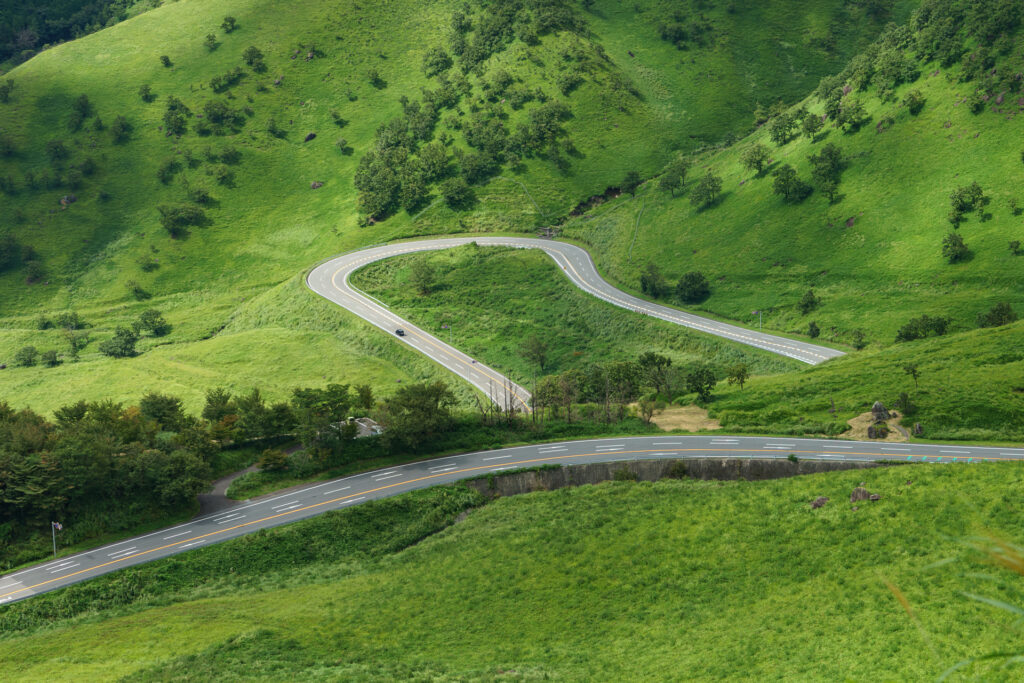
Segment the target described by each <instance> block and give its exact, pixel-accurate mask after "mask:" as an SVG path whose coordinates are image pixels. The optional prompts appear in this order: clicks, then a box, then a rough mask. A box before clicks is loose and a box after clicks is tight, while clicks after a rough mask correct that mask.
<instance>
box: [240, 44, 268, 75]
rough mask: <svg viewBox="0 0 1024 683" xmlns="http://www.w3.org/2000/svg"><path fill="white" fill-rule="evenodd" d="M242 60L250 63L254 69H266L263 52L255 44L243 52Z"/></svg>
mask: <svg viewBox="0 0 1024 683" xmlns="http://www.w3.org/2000/svg"><path fill="white" fill-rule="evenodd" d="M242 60H243V61H244V62H245V63H246V64H248V65H249V66H250V67H251V68H252V70H253V71H264V70H266V68H267V66H266V64H264V63H263V52H261V51H260V49H259V48H258V47H256V46H255V45H250V46H249V47H247V48H245V51H244V52H242Z"/></svg>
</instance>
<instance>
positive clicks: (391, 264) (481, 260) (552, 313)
mask: <svg viewBox="0 0 1024 683" xmlns="http://www.w3.org/2000/svg"><path fill="white" fill-rule="evenodd" d="M417 263H425V264H427V266H428V268H430V269H431V270H432V272H433V273H434V282H433V286H432V287H431V291H430V292H429V293H428V294H425V295H421V294H419V293H418V291H417V289H416V287H414V286H413V285H412V284H410V274H411V273H410V271H411V269H412V268H413V267H414V264H417ZM352 282H353V284H355V285H356V286H357V287H359V288H360V289H361V290H362V291H364V292H367V293H368V294H370V295H371V296H374V297H376V298H378V299H380V300H381V301H384V302H385V303H387V304H388V305H389V306H390V307H391V310H393V311H395V312H396V313H398V314H399V315H401V316H403V317H407V318H408V319H409V320H411V321H414V322H416V323H417V324H418V325H422V326H423V328H424V329H426V330H427V331H429V332H430V333H432V334H434V335H437V336H438V338H440V339H444V340H448V339H451V341H452V343H453V344H454V345H455V346H456V347H458V348H460V349H463V350H464V351H466V352H467V353H469V354H470V355H472V356H474V357H478V358H481V359H485V360H486V361H487V362H488V363H494V365H495V367H498V368H501V369H502V370H504V371H507V372H510V373H511V376H512V377H513V378H514V379H515V380H516V381H519V382H524V383H525V384H524V386H529V384H530V382H529V380H530V378H532V377H533V376H534V375H535V374H536V373H537V372H538V367H537V366H536V364H535V363H532V362H530V361H528V360H527V359H526V358H524V357H523V352H522V347H523V342H524V341H525V340H526V339H527V338H529V337H531V336H536V337H538V338H540V339H544V340H546V341H547V343H548V347H549V348H548V354H547V355H548V357H549V359H548V361H547V364H546V366H545V368H544V372H545V373H551V372H561V371H564V370H568V369H571V368H575V369H580V370H583V369H585V368H586V367H587V366H589V365H591V364H593V363H603V362H607V361H615V360H626V359H635V358H636V357H637V356H639V355H640V354H641V353H643V352H645V351H657V352H658V353H661V354H664V355H667V356H669V357H671V358H672V359H673V361H674V362H675V363H676V364H678V365H688V364H691V363H696V362H708V363H712V364H714V365H716V366H721V367H726V366H728V365H729V364H731V363H740V362H742V363H747V364H748V365H749V366H750V367H751V368H752V372H754V373H756V374H774V373H778V372H784V371H786V370H793V369H796V368H797V367H799V365H800V364H798V363H797V362H796V361H791V360H788V359H784V358H780V357H779V356H776V355H774V354H769V353H766V352H763V351H760V350H758V349H752V348H750V347H747V346H743V345H740V344H733V343H730V342H726V341H723V340H719V339H717V338H715V337H711V336H709V335H703V334H698V333H696V332H692V331H690V330H687V329H685V328H681V327H679V326H678V325H672V324H671V323H666V322H664V321H661V320H657V319H652V318H647V317H644V316H638V315H636V314H634V313H631V312H629V311H626V310H623V309H621V308H617V307H615V306H612V305H611V304H608V303H605V302H604V301H601V300H599V299H596V298H594V297H593V296H591V295H589V294H587V293H585V292H583V291H581V290H579V289H577V288H575V287H573V286H571V285H569V286H566V285H567V281H566V278H565V276H564V275H563V274H562V272H561V271H560V270H559V269H558V267H557V266H556V265H555V264H554V262H553V261H552V260H551V259H550V258H549V257H548V256H547V255H546V254H543V253H541V252H538V251H531V250H523V249H502V248H494V247H474V246H468V247H462V248H460V249H452V250H449V251H444V252H436V253H427V254H412V255H409V256H402V257H398V258H393V259H388V260H387V261H380V262H377V263H374V264H371V265H370V266H367V267H366V268H363V269H362V270H360V271H358V272H357V273H356V274H355V275H354V277H353V278H352ZM443 326H447V328H446V327H443Z"/></svg>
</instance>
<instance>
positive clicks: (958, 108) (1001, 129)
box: [565, 33, 1024, 346]
mask: <svg viewBox="0 0 1024 683" xmlns="http://www.w3.org/2000/svg"><path fill="white" fill-rule="evenodd" d="M910 35H911V37H910V38H909V39H908V38H906V37H905V35H904V34H902V33H900V34H896V35H894V37H893V39H892V40H893V42H896V43H897V44H898V43H899V41H900V40H910V43H911V44H910V46H909V47H906V48H904V49H903V50H902V52H901V51H899V50H897V52H901V53H902V54H904V55H905V59H906V60H907V62H906V63H907V64H908V65H909V67H911V68H913V69H916V70H919V71H920V77H919V78H918V79H916V80H914V81H913V82H909V83H904V84H901V85H898V86H896V87H887V86H882V85H881V84H880V81H882V80H883V78H882V76H881V75H877V74H876V75H875V76H874V80H872V81H871V82H870V83H869V84H868V85H867V86H865V87H864V89H863V90H862V89H860V88H858V87H855V86H857V84H858V83H859V82H861V81H860V80H858V78H859V77H858V73H860V72H857V71H856V70H853V71H852V72H851V70H849V69H848V70H847V72H844V74H843V75H841V76H840V78H839V79H837V80H836V81H835V82H833V83H832V85H831V87H840V88H843V87H845V90H844V92H847V93H848V94H847V95H846V96H845V97H844V98H843V100H842V102H843V103H844V105H843V106H848V105H851V104H852V103H853V102H854V101H859V102H860V103H861V104H862V105H863V106H864V109H865V111H866V115H867V116H868V117H869V120H867V122H865V123H864V124H863V125H861V126H860V128H859V129H858V130H852V129H848V127H836V126H835V125H834V122H835V118H834V117H832V118H830V119H829V120H828V121H826V122H825V123H824V128H823V129H822V130H821V131H820V132H819V133H818V134H817V135H816V136H814V137H813V138H810V137H807V136H805V135H801V134H800V133H799V125H798V126H797V127H796V130H795V131H794V133H795V134H794V135H793V138H792V139H791V140H790V141H788V142H785V143H784V144H777V143H776V142H773V141H772V140H771V139H770V133H771V129H772V126H773V122H772V121H770V122H768V123H767V124H766V125H764V126H763V127H762V128H761V130H759V131H758V132H756V133H755V134H753V135H752V136H750V137H749V138H746V139H744V140H742V141H741V142H739V143H737V144H736V145H734V146H732V147H729V148H727V149H723V150H720V151H714V152H709V153H705V154H701V155H698V156H696V157H694V158H693V159H692V163H691V165H690V168H689V174H688V178H687V182H686V185H685V187H684V188H683V191H682V192H677V193H675V195H676V196H674V197H673V195H672V193H670V192H666V191H664V190H661V189H660V188H659V186H658V182H657V181H652V182H648V183H646V184H645V185H644V186H643V187H642V188H641V189H640V190H639V191H638V192H637V194H636V196H635V197H630V196H624V197H623V198H621V199H618V200H615V201H613V202H610V203H606V204H603V205H600V206H598V207H597V208H595V209H594V210H592V211H589V212H588V213H586V214H584V215H583V216H580V217H579V218H577V219H575V220H573V221H571V222H569V223H568V224H567V225H566V226H565V234H566V235H567V236H570V237H573V238H576V239H579V240H581V241H583V242H585V243H587V244H589V245H591V246H592V247H593V249H595V250H596V252H597V253H598V256H597V258H598V261H599V263H600V264H601V266H602V268H603V269H604V271H605V272H606V273H607V274H608V275H610V276H611V277H612V278H614V279H616V280H617V281H619V282H622V283H625V284H626V285H630V286H632V287H634V288H639V285H640V283H639V278H640V272H641V269H642V268H644V267H645V266H646V264H648V263H649V262H654V263H656V264H657V265H658V266H660V268H661V270H662V272H663V273H664V274H665V275H666V276H667V278H668V280H669V281H670V282H674V281H675V279H677V278H678V277H679V276H681V275H682V274H683V273H685V272H687V271H691V270H699V271H702V272H703V273H704V274H705V275H706V276H707V278H708V279H709V280H711V282H712V292H711V296H710V297H709V298H708V299H707V300H706V301H704V302H702V303H701V304H699V305H695V306H694V308H696V309H698V310H705V311H709V312H712V313H714V314H717V315H721V316H725V317H728V318H731V319H734V320H737V321H739V322H742V323H746V324H751V323H754V324H756V323H757V319H758V316H757V311H761V312H762V313H763V315H764V317H765V325H766V326H768V327H770V328H772V329H777V330H783V331H787V332H794V333H806V332H807V330H808V326H809V323H810V322H811V321H812V320H813V321H815V322H816V323H817V325H818V326H819V327H820V329H821V330H822V338H827V339H830V340H834V341H839V342H845V343H850V342H851V341H852V340H853V339H854V332H855V331H857V330H859V331H861V332H862V333H863V334H864V335H865V336H866V339H867V341H868V342H869V343H873V344H875V345H877V346H885V345H888V344H891V343H892V341H893V339H894V338H895V335H896V332H897V330H898V328H899V327H900V326H902V325H903V324H904V323H906V322H907V321H908V320H910V319H911V318H914V317H917V316H919V315H921V314H928V315H932V316H946V317H949V318H951V320H952V329H954V330H966V329H972V328H974V327H975V326H976V323H975V319H976V318H977V316H978V315H979V314H980V313H983V312H985V311H988V310H989V309H991V308H992V307H993V306H994V305H996V304H998V303H1009V304H1011V305H1012V306H1013V307H1014V308H1015V309H1016V311H1017V312H1024V287H1022V283H1024V257H1022V256H1021V255H1020V254H1021V253H1024V252H1021V251H1020V250H1019V248H1018V250H1017V251H1016V252H1015V251H1013V250H1012V249H1011V248H1010V243H1011V242H1013V241H1017V242H1018V247H1019V242H1020V241H1021V240H1024V214H1022V212H1021V210H1020V208H1019V207H1021V206H1022V205H1024V191H1022V190H1021V188H1022V187H1024V184H1022V182H1024V164H1022V163H1021V162H1022V157H1021V144H1020V140H1021V138H1022V135H1024V118H1022V117H1021V116H1020V113H1022V112H1024V97H1022V93H1021V92H1020V86H1019V81H1018V80H1017V79H1016V77H1015V76H1014V74H1016V73H1017V72H1019V71H1020V70H1021V68H1022V66H1024V51H1022V48H1021V42H1020V40H1019V35H1020V34H1019V33H1018V34H1017V36H1018V37H1017V39H1016V40H1015V41H1010V42H1005V41H1004V42H1003V43H1002V44H1001V45H1002V46H1003V47H1005V50H1006V51H1005V53H1003V52H1001V51H1000V46H996V47H994V48H980V47H979V46H978V44H977V43H976V42H973V41H972V42H968V43H967V44H965V47H964V56H963V58H962V60H961V61H960V62H959V63H957V64H954V65H947V64H944V63H943V62H942V61H941V60H939V59H928V58H926V57H921V53H920V50H917V49H914V45H916V43H914V40H915V39H916V37H917V36H918V35H920V34H913V33H911V34H910ZM901 36H902V37H901ZM886 49H888V48H885V47H884V45H883V47H882V48H881V53H877V52H876V57H874V59H881V57H878V56H877V54H884V53H885V51H886ZM989 60H991V61H989ZM870 62H871V60H870V59H869V60H868V63H870ZM981 62H984V63H985V64H988V65H989V66H988V67H986V69H983V72H984V73H982V74H980V75H979V74H977V73H976V72H977V71H978V68H977V67H975V66H974V64H975V63H981ZM855 64H862V62H855ZM989 68H990V69H991V72H990V71H988V70H987V69H989ZM911 92H918V93H920V96H921V97H923V99H924V105H923V108H922V109H921V110H920V112H919V113H917V114H912V113H911V112H910V110H909V109H910V108H909V107H908V106H907V105H906V98H907V96H908V95H909V94H910V93H911ZM988 92H991V95H989V94H986V93H988ZM975 102H977V105H978V109H977V111H972V105H973V104H974V103H975ZM801 107H803V108H805V109H806V110H807V111H809V112H810V113H811V114H818V115H822V114H824V113H825V107H826V103H825V102H824V101H823V98H820V97H811V98H808V99H807V100H805V101H804V102H803V103H801ZM796 111H797V109H796V108H794V109H792V110H790V112H789V113H794V112H796ZM798 123H799V121H798ZM758 144H760V145H764V146H765V147H766V148H767V151H768V154H769V156H770V162H769V165H768V166H767V167H766V168H765V169H764V171H763V172H762V173H761V174H758V173H756V172H755V171H754V170H751V169H749V168H748V167H746V166H745V165H744V164H743V158H744V155H745V154H746V153H747V152H748V151H749V150H750V149H751V148H753V147H754V146H755V145H758ZM827 145H835V146H836V147H837V148H838V149H839V150H840V151H841V154H842V156H843V157H844V158H845V170H843V171H842V173H841V181H840V182H839V185H838V197H837V198H836V200H835V201H830V200H829V198H828V197H827V196H826V194H825V193H824V192H822V191H821V184H820V183H817V182H815V181H813V179H812V165H811V163H810V162H809V157H810V156H812V155H817V154H819V153H820V152H821V150H822V149H823V148H825V147H826V146H827ZM787 164H788V165H791V166H792V167H793V168H794V169H795V171H796V173H797V176H798V177H799V179H800V180H801V181H802V182H804V183H806V184H808V185H809V187H808V190H810V189H812V188H813V190H814V191H813V193H811V194H810V196H808V197H807V198H805V199H803V200H802V201H786V200H784V198H783V197H782V196H780V195H779V194H776V193H775V192H774V191H773V188H774V184H775V181H776V178H775V177H774V175H773V174H774V173H775V171H777V170H778V169H780V168H781V167H783V166H784V165H787ZM709 170H710V171H712V172H713V173H715V174H716V175H718V176H719V177H720V178H721V179H722V182H723V187H722V193H721V195H720V197H719V198H718V200H717V202H716V203H715V204H713V205H712V206H710V207H707V208H703V207H701V206H695V205H694V203H693V202H691V201H690V197H691V196H692V193H693V188H695V187H696V185H697V184H698V183H699V181H700V179H701V178H702V177H703V176H704V175H705V174H706V173H707V172H708V171H709ZM973 182H976V183H978V184H979V185H980V186H981V188H982V190H983V192H984V195H985V199H984V200H982V201H981V202H979V205H978V207H977V208H976V209H974V210H973V211H969V212H966V213H964V219H963V222H962V223H961V224H960V225H959V227H958V230H957V232H958V233H959V234H960V235H961V236H962V239H963V240H964V241H965V242H966V244H967V246H968V248H969V254H968V255H967V257H966V258H964V259H962V260H960V261H958V262H956V263H950V262H949V261H948V259H946V258H945V257H944V255H943V253H942V241H943V239H944V237H945V236H946V235H947V234H948V233H950V232H951V231H952V230H953V226H952V225H951V224H950V222H949V221H948V218H947V217H948V216H949V214H950V212H951V199H950V195H951V194H952V193H953V192H954V191H956V190H957V189H958V188H960V187H966V186H969V185H970V184H971V183H973ZM808 289H813V290H814V292H815V294H816V295H817V296H818V297H820V299H821V304H820V306H819V307H818V309H817V310H815V311H813V313H812V314H810V315H805V314H802V313H801V312H800V311H799V309H798V305H797V304H798V302H799V301H800V299H801V297H802V296H803V295H804V294H805V293H806V292H807V291H808Z"/></svg>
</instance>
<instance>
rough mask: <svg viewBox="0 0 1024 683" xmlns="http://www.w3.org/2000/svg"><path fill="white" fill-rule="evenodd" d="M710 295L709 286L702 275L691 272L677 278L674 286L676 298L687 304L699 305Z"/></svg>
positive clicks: (697, 272)
mask: <svg viewBox="0 0 1024 683" xmlns="http://www.w3.org/2000/svg"><path fill="white" fill-rule="evenodd" d="M710 294H711V285H709V284H708V279H707V278H706V277H704V273H701V272H700V271H696V270H695V271H692V272H689V273H686V274H685V275H683V276H682V277H681V278H679V282H678V284H676V296H678V297H679V298H680V300H682V301H684V302H685V303H688V304H694V303H699V302H701V301H703V300H704V299H706V298H708V296H709V295H710Z"/></svg>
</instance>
